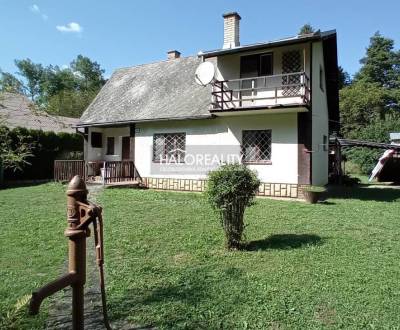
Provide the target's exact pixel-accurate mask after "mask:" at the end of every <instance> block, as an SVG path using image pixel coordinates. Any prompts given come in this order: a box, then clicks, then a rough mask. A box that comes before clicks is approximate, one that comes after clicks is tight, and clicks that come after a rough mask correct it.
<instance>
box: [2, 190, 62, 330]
mask: <svg viewBox="0 0 400 330" xmlns="http://www.w3.org/2000/svg"><path fill="white" fill-rule="evenodd" d="M65 200H66V198H65V191H64V187H63V186H62V185H58V184H46V185H39V186H32V187H21V188H14V189H5V190H0V226H1V229H0V279H1V280H0V297H1V299H0V328H1V329H7V328H12V329H38V328H41V327H42V325H43V322H44V320H45V318H46V315H47V313H46V311H47V307H48V301H45V302H44V304H43V308H42V309H41V312H40V314H39V316H38V317H31V316H28V315H27V313H26V302H27V301H28V299H29V297H30V294H31V292H32V291H33V290H34V289H36V288H38V287H40V286H42V285H44V284H46V283H47V282H49V281H51V280H53V279H55V278H56V277H57V276H59V275H60V274H61V270H62V267H63V263H64V261H65V256H66V253H67V245H66V244H67V243H66V241H67V240H66V239H65V238H63V231H64V229H65V227H66V215H65V213H66V212H65Z"/></svg>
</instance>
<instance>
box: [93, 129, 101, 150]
mask: <svg viewBox="0 0 400 330" xmlns="http://www.w3.org/2000/svg"><path fill="white" fill-rule="evenodd" d="M90 141H91V145H92V148H101V147H103V134H102V133H100V132H92V133H91V134H90Z"/></svg>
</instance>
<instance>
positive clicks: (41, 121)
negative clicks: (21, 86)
mask: <svg viewBox="0 0 400 330" xmlns="http://www.w3.org/2000/svg"><path fill="white" fill-rule="evenodd" d="M78 121H79V119H78V118H70V117H63V116H53V115H50V114H48V113H46V112H44V111H38V110H36V109H35V106H34V104H33V103H32V102H31V101H30V100H29V99H28V98H27V97H26V96H25V95H21V94H14V93H1V94H0V124H4V125H6V126H7V127H9V128H15V127H25V128H29V129H37V130H42V131H52V132H55V133H59V132H64V133H75V129H74V128H73V127H74V126H75V125H76V124H77V123H78Z"/></svg>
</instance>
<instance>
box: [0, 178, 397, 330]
mask: <svg viewBox="0 0 400 330" xmlns="http://www.w3.org/2000/svg"><path fill="white" fill-rule="evenodd" d="M46 193H50V194H51V196H52V198H51V205H49V204H47V203H46V202H45V201H46ZM99 200H100V202H101V204H102V205H103V207H104V213H105V215H104V220H105V223H106V228H105V238H106V242H105V244H106V245H105V258H106V260H105V263H106V264H105V267H106V285H107V293H108V301H109V310H110V315H111V317H112V319H113V320H118V319H128V320H129V321H131V322H132V323H133V324H136V325H143V326H146V325H153V326H156V327H158V328H168V329H180V328H187V329H199V328H200V329H220V328H224V329H256V328H260V329H265V328H273V329H287V328H290V329H293V328H297V329H305V328H324V327H326V328H358V329H365V328H371V329H382V328H383V329H398V328H399V324H400V303H399V302H400V284H399V282H400V281H399V280H400V266H399V257H398V256H399V255H400V242H399V227H400V225H399V221H398V218H399V214H400V203H399V202H400V191H399V190H396V189H393V188H377V187H375V188H365V187H360V188H352V189H350V188H349V189H345V190H343V191H341V192H340V194H339V192H338V191H336V192H333V193H332V197H331V198H329V199H328V200H327V201H326V202H324V203H320V204H315V205H309V204H305V203H302V202H293V201H278V200H269V199H257V203H256V205H255V206H253V207H251V208H249V209H248V210H247V211H246V222H247V224H248V226H247V228H246V240H247V241H248V242H249V247H248V250H246V251H240V252H227V251H225V249H224V242H223V239H224V237H223V233H222V230H221V228H220V224H219V222H218V220H217V219H216V217H215V214H214V213H213V212H212V211H211V209H210V208H209V206H208V205H207V203H206V202H205V200H204V199H203V197H202V195H198V194H187V193H172V192H171V193H167V192H157V191H150V190H132V189H107V190H105V191H104V193H103V194H102V195H101V196H100V197H99ZM18 201H20V202H22V206H21V205H19V204H18ZM0 203H1V209H0V218H1V219H2V220H1V223H2V231H1V234H0V235H1V236H0V237H1V241H0V247H1V250H0V251H1V257H0V266H1V267H0V274H1V278H2V281H1V282H0V294H1V297H6V298H5V299H4V298H3V299H2V300H1V301H0V308H1V312H2V313H4V312H5V311H7V310H10V309H12V308H13V307H12V306H13V305H14V304H15V303H16V301H17V300H18V299H20V298H21V297H23V296H24V295H26V294H28V293H29V292H30V291H31V290H32V289H33V288H35V287H37V286H40V285H42V284H44V283H46V282H47V281H48V280H49V279H53V278H54V276H57V275H59V274H60V270H61V268H62V265H63V261H64V260H65V257H66V254H65V253H66V244H64V243H65V242H64V241H63V237H62V232H63V229H64V227H65V214H64V213H65V212H64V205H65V197H64V191H63V187H62V186H58V185H42V186H37V187H29V188H18V189H9V190H4V191H0ZM54 206H56V207H54ZM44 213H47V214H48V216H49V218H51V219H52V220H50V221H47V219H46V218H45V217H44V216H43V214H44ZM42 237H43V238H44V241H43V243H41V242H40V240H39V238H42ZM19 238H21V240H22V241H23V243H21V241H18V239H19ZM28 252H31V254H32V257H30V258H26V257H25V255H27V254H28ZM7 255H8V256H11V258H9V257H8V256H7ZM3 279H6V281H5V282H4V281H3ZM44 314H45V313H44ZM40 322H43V317H42V318H40V317H39V319H37V318H31V317H26V316H24V315H22V316H21V318H20V321H19V324H22V325H23V326H20V327H19V328H24V327H25V328H29V326H28V325H29V324H30V325H31V328H37V327H38V325H40V324H41V323H40Z"/></svg>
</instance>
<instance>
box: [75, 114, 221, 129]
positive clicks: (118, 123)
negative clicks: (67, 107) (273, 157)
mask: <svg viewBox="0 0 400 330" xmlns="http://www.w3.org/2000/svg"><path fill="white" fill-rule="evenodd" d="M214 118H215V116H213V115H202V116H191V117H168V118H156V119H139V120H120V121H108V122H97V123H96V122H94V123H78V124H77V125H75V126H73V128H80V127H93V126H96V127H101V126H124V125H129V124H136V123H147V122H158V121H177V120H178V121H181V120H199V119H214Z"/></svg>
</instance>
